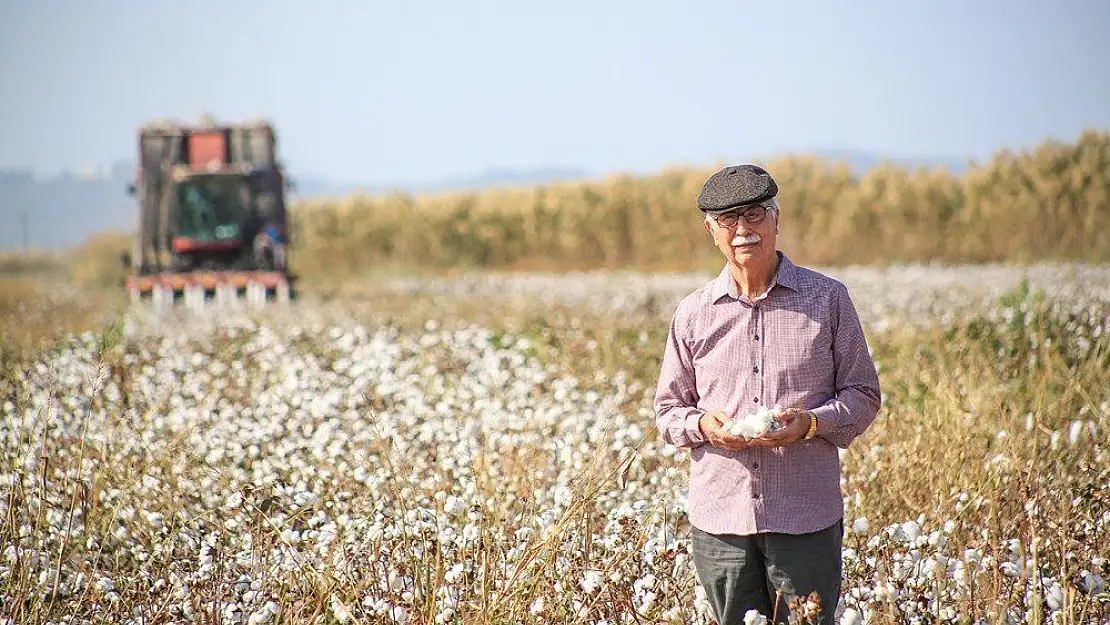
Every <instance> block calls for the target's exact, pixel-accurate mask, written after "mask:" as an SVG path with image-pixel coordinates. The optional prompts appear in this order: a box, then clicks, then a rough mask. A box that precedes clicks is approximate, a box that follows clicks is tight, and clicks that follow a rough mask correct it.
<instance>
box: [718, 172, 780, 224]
mask: <svg viewBox="0 0 1110 625" xmlns="http://www.w3.org/2000/svg"><path fill="white" fill-rule="evenodd" d="M778 193H779V186H778V184H776V183H775V179H774V178H772V177H771V174H769V173H767V170H766V169H763V168H762V167H760V166H758V165H751V164H744V165H731V166H729V167H724V168H722V169H720V170H718V171H717V172H716V173H714V174H713V175H712V176H710V177H709V179H708V180H706V181H705V184H704V185H702V187H701V193H699V194H698V208H699V209H701V211H702V212H704V213H715V212H719V211H723V210H728V209H730V208H736V207H738V206H745V205H747V204H755V203H758V202H765V201H767V200H770V199H772V198H774V197H775V196H776V195H778Z"/></svg>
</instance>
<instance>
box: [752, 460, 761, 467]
mask: <svg viewBox="0 0 1110 625" xmlns="http://www.w3.org/2000/svg"><path fill="white" fill-rule="evenodd" d="M752 468H753V469H758V468H759V461H758V460H756V461H755V462H753V463H752Z"/></svg>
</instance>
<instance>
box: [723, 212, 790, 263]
mask: <svg viewBox="0 0 1110 625" xmlns="http://www.w3.org/2000/svg"><path fill="white" fill-rule="evenodd" d="M713 221H714V216H712V215H711V216H710V217H709V220H708V223H706V224H705V229H706V230H707V231H709V233H710V234H711V235H712V236H713V243H714V245H716V246H717V249H719V250H721V254H723V255H724V257H725V260H727V261H728V262H729V263H733V264H737V265H740V266H751V265H755V264H759V263H761V262H767V261H770V260H772V259H773V258H774V256H775V240H776V237H777V235H778V230H779V216H778V209H775V208H771V205H770V204H762V205H758V206H748V207H745V208H743V209H742V210H734V211H730V212H728V213H722V214H720V215H717V216H716V222H717V223H716V224H714V223H712V222H713Z"/></svg>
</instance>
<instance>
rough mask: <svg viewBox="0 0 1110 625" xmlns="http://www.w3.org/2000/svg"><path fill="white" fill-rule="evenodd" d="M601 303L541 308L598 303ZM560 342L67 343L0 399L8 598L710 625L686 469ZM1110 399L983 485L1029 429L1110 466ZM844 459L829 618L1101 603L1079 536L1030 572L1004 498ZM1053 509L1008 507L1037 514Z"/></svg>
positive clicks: (0, 570)
mask: <svg viewBox="0 0 1110 625" xmlns="http://www.w3.org/2000/svg"><path fill="white" fill-rule="evenodd" d="M483 284H486V283H483ZM490 284H499V285H501V286H504V283H496V282H491V283H490ZM512 284H513V285H515V286H513V287H512V288H516V286H520V287H521V289H522V290H526V289H525V287H523V286H522V285H520V284H519V283H512ZM550 284H555V285H558V284H561V283H559V282H552V283H550ZM680 286H683V288H684V285H680ZM486 288H492V287H489V286H488V285H486V286H481V287H479V288H477V291H478V292H482V289H486ZM604 288H608V287H603V286H599V285H598V284H596V283H594V282H589V283H588V284H585V285H579V286H577V287H568V286H566V285H563V286H555V287H553V290H552V292H551V293H548V294H547V295H544V297H551V298H555V299H559V300H560V301H579V300H586V301H589V302H590V303H591V304H590V305H597V306H603V305H605V303H606V302H605V299H606V297H608V295H607V293H608V292H607V291H605V290H604ZM660 288H661V291H660V292H666V290H667V289H671V288H675V290H676V291H677V287H675V286H674V285H673V284H671V283H666V284H664V285H663V286H662V287H660ZM559 289H563V290H561V291H560V290H559ZM508 290H510V291H511V290H512V289H511V288H510V289H508ZM599 293H601V295H599ZM527 294H528V296H529V297H531V296H532V295H534V292H533V291H527ZM883 297H885V298H886V301H890V300H891V299H893V298H903V297H904V302H903V304H904V305H905V306H909V307H916V306H918V305H919V302H918V301H917V300H914V299H913V298H912V297H909V296H904V294H902V295H899V294H898V293H895V292H892V293H888V294H886V295H884V296H883ZM575 298H578V299H577V300H576V299H575ZM861 299H862V298H861ZM532 303H533V305H534V302H532ZM613 304H614V306H618V307H623V306H630V307H633V308H634V307H635V306H636V302H635V301H634V300H632V299H624V300H614V302H613ZM899 305H902V304H899ZM610 310H612V309H610ZM884 310H885V309H884ZM880 312H881V314H882V315H886V314H887V312H889V311H885V312H884V311H880ZM875 314H880V313H879V312H877V313H875ZM1014 314H1019V313H1014ZM1020 314H1025V313H1020ZM1016 319H1017V317H1015V320H1016ZM583 325H585V324H583ZM573 327H574V326H572V328H573ZM578 327H582V325H580V326H578ZM565 332H567V333H568V334H572V333H576V332H578V330H568V331H565ZM545 338H551V335H541V336H540V337H539V338H537V337H536V336H522V335H515V334H513V333H511V332H505V331H503V330H497V331H494V330H493V329H491V328H488V327H485V326H482V325H478V324H473V323H466V322H459V323H452V324H448V323H443V322H440V323H428V324H421V325H418V326H415V327H413V326H408V327H401V326H395V325H388V324H384V325H364V324H361V323H359V322H358V321H355V320H354V319H352V318H351V317H349V316H347V315H338V314H337V315H335V316H328V315H323V314H320V315H317V314H316V313H315V312H313V311H312V310H311V309H310V310H307V311H306V310H299V311H298V312H297V313H296V314H283V313H280V312H278V313H274V314H273V315H272V316H263V317H247V316H236V315H227V316H225V317H216V318H212V319H199V320H194V321H190V322H186V321H184V320H182V321H176V320H175V321H173V322H170V321H167V320H163V321H162V322H160V323H157V324H152V325H151V326H149V327H145V326H142V327H138V326H137V327H136V328H135V330H134V334H133V335H132V336H131V338H130V339H129V342H128V344H127V346H126V348H125V349H121V350H120V351H119V353H118V354H115V355H114V356H112V357H114V358H117V360H116V361H114V362H113V363H112V368H106V367H104V366H103V363H102V362H101V359H102V357H103V355H102V354H101V353H100V350H99V349H98V347H97V341H96V337H95V336H91V335H89V336H77V337H74V338H73V340H72V341H71V343H70V344H68V345H67V346H65V347H63V348H61V349H58V350H55V351H51V352H47V353H44V354H42V355H41V356H38V357H36V358H35V359H34V360H32V361H30V362H28V363H26V365H21V367H22V368H21V369H20V370H19V373H18V376H19V389H20V390H19V396H18V397H14V396H13V397H12V398H10V399H8V398H5V399H4V401H3V403H0V413H2V414H0V450H2V451H3V456H2V458H3V462H2V463H0V495H3V496H0V518H5V519H9V518H10V519H15V520H16V521H15V522H14V523H9V524H8V525H5V526H3V527H5V528H6V529H4V530H3V531H5V532H7V533H6V534H4V535H3V538H4V541H3V544H2V548H0V595H2V596H0V605H4V606H8V605H13V604H14V601H13V599H15V598H22V599H25V600H28V601H27V603H28V604H32V605H40V606H42V608H41V609H46V606H47V605H50V604H49V603H44V602H41V601H38V600H37V598H41V597H45V598H52V599H53V602H54V603H53V605H54V606H55V609H56V610H58V614H68V613H74V614H77V616H76V617H75V618H77V619H78V620H80V619H87V620H90V621H96V620H100V621H105V620H111V621H116V622H129V620H130V622H138V621H139V617H138V616H135V615H136V614H140V613H141V612H142V611H143V610H148V611H150V610H152V609H157V608H156V606H158V607H160V606H165V612H164V614H166V616H167V619H168V620H171V621H175V622H184V621H189V620H192V621H194V622H195V621H202V620H216V619H223V620H225V621H229V622H245V623H254V624H256V625H258V624H262V623H272V622H288V621H291V620H292V621H296V620H298V619H304V618H308V617H309V616H310V615H311V614H312V613H313V611H315V610H317V609H318V612H317V613H318V614H320V615H326V618H328V619H333V620H336V621H341V620H343V619H346V620H347V621H348V622H386V623H414V622H421V623H431V622H444V623H447V622H453V621H459V620H462V621H468V620H473V619H474V618H477V616H478V615H480V614H482V612H481V610H485V609H489V610H494V611H495V613H496V614H498V615H500V616H501V617H503V619H504V620H506V621H509V620H516V621H519V622H527V623H538V622H565V621H575V620H577V621H579V622H583V623H586V622H597V623H600V622H607V623H612V624H618V623H619V624H622V625H623V624H624V623H634V622H637V621H640V622H666V623H698V624H706V623H708V622H709V621H710V619H711V618H712V616H711V613H710V611H709V609H708V601H707V600H706V598H705V595H704V592H702V591H701V589H700V587H699V586H698V584H697V583H696V581H695V580H696V577H695V574H694V570H693V557H692V553H691V551H690V540H689V526H688V523H687V522H686V521H685V516H684V503H685V496H686V494H687V489H688V484H689V482H688V471H689V467H688V457H687V455H686V454H685V452H683V451H682V450H676V449H675V448H673V447H671V446H667V445H664V444H662V443H661V442H659V440H658V438H657V437H655V436H654V435H653V432H652V427H653V424H652V417H653V415H652V413H651V410H650V405H649V400H650V384H648V383H646V382H645V381H644V380H643V379H640V380H637V379H634V378H632V377H630V376H626V375H621V374H617V375H610V374H604V375H600V374H599V373H598V372H592V371H585V372H583V371H579V370H577V369H574V368H573V367H571V366H567V365H559V366H556V365H554V364H552V362H549V361H544V360H542V359H541V358H539V357H538V356H537V352H536V349H535V346H536V345H537V344H542V343H543V342H544V339H545ZM574 338H575V339H576V340H577V339H578V338H582V337H580V336H579V335H577V334H575V335H574ZM634 338H635V335H634ZM583 340H584V339H583ZM552 342H553V341H552ZM642 343H643V341H641V340H639V339H637V343H636V344H637V345H641V344H642ZM603 347H605V346H603V345H599V344H595V345H593V350H595V351H597V350H601V349H602V348H603ZM649 348H650V345H642V347H641V349H645V350H647V349H649ZM552 349H554V348H552ZM121 372H122V373H123V375H121V374H120V373H121ZM1108 400H1110V397H1106V396H1094V397H1092V400H1091V406H1090V408H1088V409H1087V411H1086V412H1082V413H1079V414H1076V415H1074V418H1071V416H1069V419H1067V420H1063V421H1060V422H1059V424H1058V426H1057V427H1056V434H1055V437H1053V434H1052V431H1051V430H1049V431H1042V430H1043V429H1044V428H1043V427H1042V426H1041V425H1040V424H1039V423H1037V422H1036V419H1032V420H1031V421H1032V422H1031V423H1030V427H1029V428H1027V429H1024V430H1023V429H1022V427H1021V426H1022V425H1024V423H1025V419H1024V415H1022V419H1021V423H1020V424H1019V425H1018V426H1017V428H1016V429H1015V428H1012V427H1011V428H1010V434H1009V435H1008V436H1007V437H1004V438H1001V439H999V438H995V437H993V436H992V437H991V442H990V444H989V446H990V454H988V455H989V457H994V456H995V455H999V456H1002V457H1004V458H1008V459H1010V460H1007V461H1006V462H1001V461H1000V462H998V463H995V464H992V465H991V466H990V467H989V472H988V473H987V475H988V476H990V478H991V479H993V480H999V483H1004V482H1003V481H1002V480H1004V479H1006V478H1007V476H1013V475H1015V472H1016V471H1018V470H1019V469H1020V467H1018V466H1016V464H1017V463H1015V462H1014V461H1013V460H1012V458H1015V457H1016V456H1014V454H1013V449H1011V448H1009V447H1006V446H1007V445H1014V444H1016V443H1015V440H1016V439H1018V438H1019V437H1018V436H1017V435H1016V434H1015V432H1019V431H1020V432H1023V433H1024V434H1025V435H1026V436H1029V437H1032V436H1041V438H1040V439H1038V440H1039V441H1040V442H1041V443H1042V444H1043V447H1044V450H1045V452H1046V453H1051V452H1053V445H1055V446H1056V447H1057V449H1056V451H1055V453H1057V454H1061V453H1066V452H1071V453H1074V454H1078V453H1080V452H1082V453H1083V454H1086V456H1084V457H1089V458H1090V459H1091V461H1092V464H1093V465H1094V466H1096V467H1097V466H1099V463H1100V462H1101V463H1102V464H1103V465H1105V464H1106V462H1107V461H1110V459H1108V458H1106V455H1105V451H1104V447H1103V446H1102V443H1101V442H1100V441H1101V439H1100V437H1102V436H1103V433H1104V432H1105V431H1106V426H1105V424H1106V416H1107V415H1110V403H1107V401H1108ZM776 408H777V407H774V408H771V409H765V410H761V411H758V412H756V413H754V414H752V415H744V416H743V417H742V419H741V420H739V423H742V424H743V427H747V428H750V429H747V430H744V431H745V432H747V434H746V435H751V436H757V435H758V432H760V431H766V430H767V429H769V428H772V427H774V425H775V423H774V421H775V420H774V410H775V409H776ZM1073 422H1074V423H1080V425H1072V423H1073ZM736 427H741V426H740V425H737V426H736ZM1007 427H1010V426H1007ZM44 450H46V453H45V454H44ZM850 453H851V458H850V459H849V460H851V462H852V464H851V465H849V466H848V467H846V473H845V475H846V479H848V480H850V481H848V482H846V492H847V493H848V497H847V499H846V509H847V512H848V515H849V516H848V517H847V518H846V530H847V532H846V541H845V547H846V549H845V583H844V591H845V592H844V597H843V599H842V601H841V603H840V605H838V606H836V610H837V617H838V621H839V622H841V623H850V624H854V623H860V622H890V620H889V619H890V618H891V615H892V614H897V615H904V616H905V620H906V621H909V622H914V621H915V619H916V621H918V622H938V621H939V622H960V619H962V618H964V617H966V616H967V615H968V614H969V613H971V611H972V610H974V609H977V608H976V607H975V606H976V604H975V603H974V601H975V598H976V597H979V596H980V593H981V592H983V588H984V587H985V584H987V583H988V580H992V579H995V578H998V579H1000V580H1002V581H1001V582H1000V586H999V588H1001V589H1002V590H1003V591H1005V593H1007V597H1008V599H1007V600H1008V601H1010V602H1011V604H1009V605H1008V607H1007V609H1008V610H1013V615H1014V618H1015V619H1016V620H1017V621H1020V620H1021V619H1024V618H1026V616H1027V615H1026V610H1029V609H1032V608H1031V607H1030V606H1034V605H1040V606H1041V607H1040V608H1038V609H1041V610H1042V615H1043V616H1044V617H1045V619H1046V620H1048V621H1050V622H1051V619H1054V618H1056V619H1058V618H1060V617H1059V615H1060V614H1064V613H1065V611H1066V610H1067V609H1068V602H1069V601H1074V600H1076V599H1075V598H1076V597H1079V598H1081V599H1085V600H1086V598H1090V599H1089V601H1090V602H1091V603H1092V605H1093V604H1095V602H1096V601H1097V600H1098V599H1097V597H1103V596H1105V593H1106V578H1107V577H1108V576H1110V569H1108V568H1107V565H1106V562H1105V560H1102V559H1099V558H1100V557H1104V554H1103V555H1100V554H1098V553H1096V552H1095V550H1094V548H1089V547H1082V546H1079V547H1074V548H1073V549H1072V551H1073V557H1071V558H1070V559H1069V560H1068V567H1067V570H1066V572H1065V571H1062V570H1059V569H1057V570H1052V569H1050V568H1046V565H1045V560H1046V557H1047V556H1046V555H1045V553H1046V552H1045V547H1044V546H1043V544H1041V543H1037V545H1036V548H1038V549H1041V551H1040V552H1039V553H1040V557H1039V559H1036V560H1035V559H1034V558H1033V556H1032V554H1033V553H1034V551H1035V545H1034V542H1033V540H1032V537H1031V536H1029V535H1023V534H1021V533H1020V532H1017V531H1015V532H1014V533H1012V535H1006V536H996V535H981V534H978V533H976V530H977V529H978V528H976V527H975V525H974V523H975V520H978V519H982V518H984V517H985V514H986V512H985V511H986V510H988V509H989V508H990V505H991V503H992V501H993V500H992V499H991V497H992V496H996V495H994V494H992V493H991V492H990V491H979V492H977V491H975V490H969V491H968V492H961V493H955V492H954V493H951V494H950V499H951V500H952V502H953V506H952V508H953V509H956V510H960V511H962V512H961V513H960V514H961V515H962V516H958V517H956V518H953V519H940V520H938V519H934V518H926V517H924V516H918V515H917V514H916V513H915V514H914V515H910V516H913V518H894V519H892V518H890V515H889V512H888V511H887V510H886V509H876V510H872V509H867V506H868V505H873V503H871V502H873V501H874V500H873V499H870V500H869V499H867V498H862V499H861V498H859V495H860V492H861V491H862V490H863V489H862V488H860V484H861V483H862V484H864V485H865V486H868V487H869V488H870V490H869V493H870V494H869V497H872V498H873V497H875V496H876V495H875V492H876V489H875V488H874V487H873V485H878V484H880V483H881V482H882V480H883V479H884V477H885V476H887V475H889V470H888V467H889V463H890V462H891V459H890V458H889V455H888V451H887V450H884V449H883V448H882V447H881V446H875V445H872V444H870V443H869V442H863V443H862V444H860V445H857V446H855V447H854V448H853V449H852V450H850ZM856 480H858V481H856ZM1092 483H1093V482H1092ZM1013 484H1017V482H1016V481H1015V482H1013ZM1097 495H1099V491H1097V490H1094V491H1092V497H1091V498H1090V499H1089V501H1095V500H1096V497H1097ZM20 497H21V498H22V499H19V498H20ZM945 497H946V495H945V494H944V493H941V494H940V496H939V500H940V501H941V502H943V501H945ZM897 499H898V496H897V495H894V494H890V495H889V499H884V500H883V503H884V505H890V506H901V505H903V503H902V502H900V501H897ZM11 502H17V503H18V505H17V506H16V507H14V508H9V507H8V506H10V505H11ZM1076 507H1077V508H1079V509H1082V510H1083V511H1087V512H1089V513H1087V512H1085V514H1084V515H1080V514H1074V515H1072V516H1071V517H1069V518H1068V519H1067V522H1068V524H1067V525H1065V526H1063V527H1060V528H1057V529H1058V530H1059V531H1060V532H1061V533H1068V532H1072V533H1080V532H1082V533H1083V535H1084V536H1090V537H1100V536H1106V535H1107V533H1106V532H1107V528H1108V527H1110V517H1108V516H1104V515H1103V513H1102V511H1101V510H1094V509H1093V508H1091V506H1090V505H1089V504H1085V503H1084V502H1083V501H1080V502H1079V503H1077V504H1076ZM1045 508H1046V507H1045V506H1044V505H1043V503H1041V502H1038V501H1037V500H1034V501H1032V503H1031V505H1029V506H1028V507H1027V508H1026V507H1024V506H1019V509H1021V510H1023V511H1025V514H1027V515H1037V516H1035V518H1034V520H1035V521H1036V522H1041V521H1039V519H1040V518H1041V516H1043V515H1045V514H1046V513H1047V512H1048V510H1046V509H1045ZM880 519H881V520H880ZM945 521H950V522H945ZM1041 539H1042V540H1043V537H1042V538H1041ZM1092 544H1094V543H1092ZM1058 546H1059V545H1057V544H1055V543H1054V544H1053V545H1052V548H1053V549H1055V548H1057V547H1058ZM59 554H63V555H64V557H61V558H59ZM108 556H110V557H108ZM325 589H326V590H325ZM1037 602H1040V603H1039V604H1038V603H1037ZM306 606H307V607H306ZM765 616H769V615H765ZM1004 616H1005V615H1004V614H1003V617H1004ZM753 618H754V617H753ZM884 619H886V620H884ZM24 620H27V619H24ZM40 620H57V619H56V618H54V617H49V618H45V617H44V618H43V619H40Z"/></svg>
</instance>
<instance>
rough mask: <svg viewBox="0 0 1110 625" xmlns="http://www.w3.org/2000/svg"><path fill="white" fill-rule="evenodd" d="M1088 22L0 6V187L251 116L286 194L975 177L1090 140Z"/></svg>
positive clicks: (1022, 16)
mask: <svg viewBox="0 0 1110 625" xmlns="http://www.w3.org/2000/svg"><path fill="white" fill-rule="evenodd" d="M1107 33H1110V1H1107V0H1090V1H1085V2H1083V1H1078V0H1060V1H1058V2H1044V1H1043V0H1042V1H1038V2H1030V1H1025V0H1021V1H1003V0H992V1H983V2H971V1H967V2H957V1H943V2H934V1H918V2H895V1H887V2H872V1H866V2H820V1H816V0H815V1H810V2H801V1H791V2H786V1H779V0H775V1H772V0H765V1H764V2H739V1H734V2H723V1H714V2H708V1H706V2H695V1H690V2H677V1H675V2H659V1H651V0H641V1H639V2H606V1H605V0H563V1H561V2H532V1H527V0H513V1H505V2H473V1H465V0H454V1H442V2H439V1H430V0H428V1H424V2H411V3H405V2H396V1H394V2H353V1H349V2H339V1H327V0H319V1H316V2H307V1H304V2H291V1H276V0H275V1H262V0H258V1H248V0H238V1H236V2H218V1H215V0H189V1H187V2H175V3H170V2H162V1H140V0H132V1H124V0H96V1H93V0H88V1H85V0H0V103H2V104H0V111H2V112H0V137H3V140H2V141H0V167H31V168H33V169H35V170H37V171H39V172H44V173H48V172H53V171H57V170H59V169H62V168H79V167H86V166H89V165H95V164H105V163H111V162H113V161H117V160H122V159H131V158H133V152H134V141H135V132H136V128H137V126H138V125H139V124H141V123H142V122H143V121H144V120H147V119H150V118H155V117H165V116H172V117H178V118H188V119H192V118H195V117H196V116H197V115H198V114H199V113H201V112H202V111H211V112H212V113H214V114H215V115H217V116H219V117H222V118H231V119H238V118H243V117H253V116H267V117H270V118H271V119H273V120H274V121H275V122H276V124H277V125H278V131H279V133H280V139H281V142H282V144H281V149H282V153H283V156H284V160H285V161H286V163H287V164H288V165H289V167H290V169H291V171H293V173H294V174H295V175H302V176H303V175H311V176H321V177H326V178H329V179H332V180H342V181H357V182H365V183H378V182H396V181H413V180H432V179H436V178H438V177H442V176H455V175H465V174H468V173H473V172H478V171H481V170H484V169H487V168H491V167H509V168H521V169H526V168H532V167H538V166H543V165H559V166H571V167H581V168H584V169H587V170H589V171H591V172H609V171H615V170H625V171H628V170H632V171H651V170H655V169H658V168H661V167H664V166H666V165H670V164H686V163H689V164H704V163H712V162H714V161H716V160H717V159H739V158H746V157H749V156H754V155H767V154H776V153H780V152H783V151H796V150H805V149H811V148H820V149H824V148H843V149H856V150H864V151H869V152H873V153H879V154H884V155H891V156H900V155H908V156H936V157H957V158H963V157H975V158H981V159H982V158H986V157H988V156H989V155H990V154H991V153H992V152H994V151H995V150H997V149H1000V148H1004V147H1009V148H1023V147H1029V146H1032V145H1034V144H1036V143H1037V142H1040V141H1042V140H1044V139H1045V138H1047V137H1055V138H1059V139H1063V140H1071V139H1073V138H1074V137H1075V136H1077V135H1078V133H1079V132H1080V131H1081V130H1082V129H1083V128H1085V127H1100V128H1110V35H1108V34H1107Z"/></svg>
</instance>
